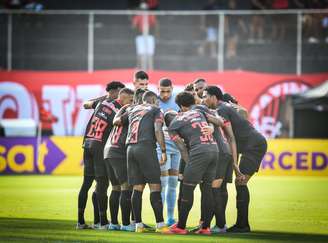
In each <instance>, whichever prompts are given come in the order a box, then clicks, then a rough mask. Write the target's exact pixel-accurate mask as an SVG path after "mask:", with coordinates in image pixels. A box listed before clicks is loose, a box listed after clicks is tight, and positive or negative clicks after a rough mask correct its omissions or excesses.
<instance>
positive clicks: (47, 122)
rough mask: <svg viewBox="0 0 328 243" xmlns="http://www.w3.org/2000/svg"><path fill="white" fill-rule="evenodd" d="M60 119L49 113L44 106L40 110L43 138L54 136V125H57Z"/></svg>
mask: <svg viewBox="0 0 328 243" xmlns="http://www.w3.org/2000/svg"><path fill="white" fill-rule="evenodd" d="M57 121H58V118H57V117H55V116H54V115H53V114H51V112H50V111H47V110H46V109H45V108H44V107H43V106H42V107H41V108H40V123H41V135H42V136H52V135H54V134H53V130H52V124H54V123H56V122H57Z"/></svg>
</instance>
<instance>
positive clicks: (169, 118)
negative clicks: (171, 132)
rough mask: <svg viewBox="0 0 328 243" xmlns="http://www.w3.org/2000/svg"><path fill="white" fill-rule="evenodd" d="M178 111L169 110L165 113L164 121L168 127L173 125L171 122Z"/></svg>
mask: <svg viewBox="0 0 328 243" xmlns="http://www.w3.org/2000/svg"><path fill="white" fill-rule="evenodd" d="M177 114H178V113H177V112H176V111H175V110H168V111H166V112H165V113H164V122H165V125H166V126H167V127H169V126H170V125H171V122H172V121H173V119H174V118H175V117H176V115H177Z"/></svg>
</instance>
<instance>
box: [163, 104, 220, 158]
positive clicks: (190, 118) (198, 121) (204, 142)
mask: <svg viewBox="0 0 328 243" xmlns="http://www.w3.org/2000/svg"><path fill="white" fill-rule="evenodd" d="M206 126H208V123H207V120H206V118H205V115H204V114H203V113H202V112H201V111H199V110H189V111H186V112H181V113H179V114H178V115H177V116H176V117H175V118H174V120H173V121H172V123H171V125H170V127H169V131H170V132H176V133H177V134H178V135H179V136H180V137H181V138H183V139H184V141H185V143H186V145H187V147H188V150H189V152H190V153H191V154H196V153H204V152H209V151H217V144H216V142H215V141H214V138H213V136H212V135H205V134H203V133H202V130H201V129H202V128H203V127H206ZM173 140H174V139H173Z"/></svg>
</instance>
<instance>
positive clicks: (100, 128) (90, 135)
mask: <svg viewBox="0 0 328 243" xmlns="http://www.w3.org/2000/svg"><path fill="white" fill-rule="evenodd" d="M120 108H121V104H120V103H119V102H118V101H115V100H114V101H110V100H104V101H102V102H101V103H99V104H98V105H97V107H96V109H95V112H94V114H93V115H92V118H91V123H90V126H89V129H88V131H86V134H85V146H88V144H89V146H91V145H93V144H97V145H98V144H101V145H104V144H105V142H106V141H107V138H108V136H109V133H110V131H111V129H112V127H113V119H114V116H115V114H116V113H117V111H118V110H119V109H120Z"/></svg>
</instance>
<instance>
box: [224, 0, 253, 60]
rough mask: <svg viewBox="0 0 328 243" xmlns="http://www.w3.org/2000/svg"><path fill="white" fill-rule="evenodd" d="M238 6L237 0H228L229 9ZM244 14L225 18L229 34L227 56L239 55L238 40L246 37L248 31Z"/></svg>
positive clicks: (228, 57) (229, 57)
mask: <svg viewBox="0 0 328 243" xmlns="http://www.w3.org/2000/svg"><path fill="white" fill-rule="evenodd" d="M236 8H237V1H236V0H229V1H228V10H235V9H236ZM243 18H244V16H240V15H228V16H226V18H225V27H226V28H225V30H226V34H227V51H226V58H227V59H231V58H235V57H237V48H238V42H239V39H240V38H241V37H245V36H246V35H247V33H248V30H247V26H246V24H245V22H244V20H243Z"/></svg>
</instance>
